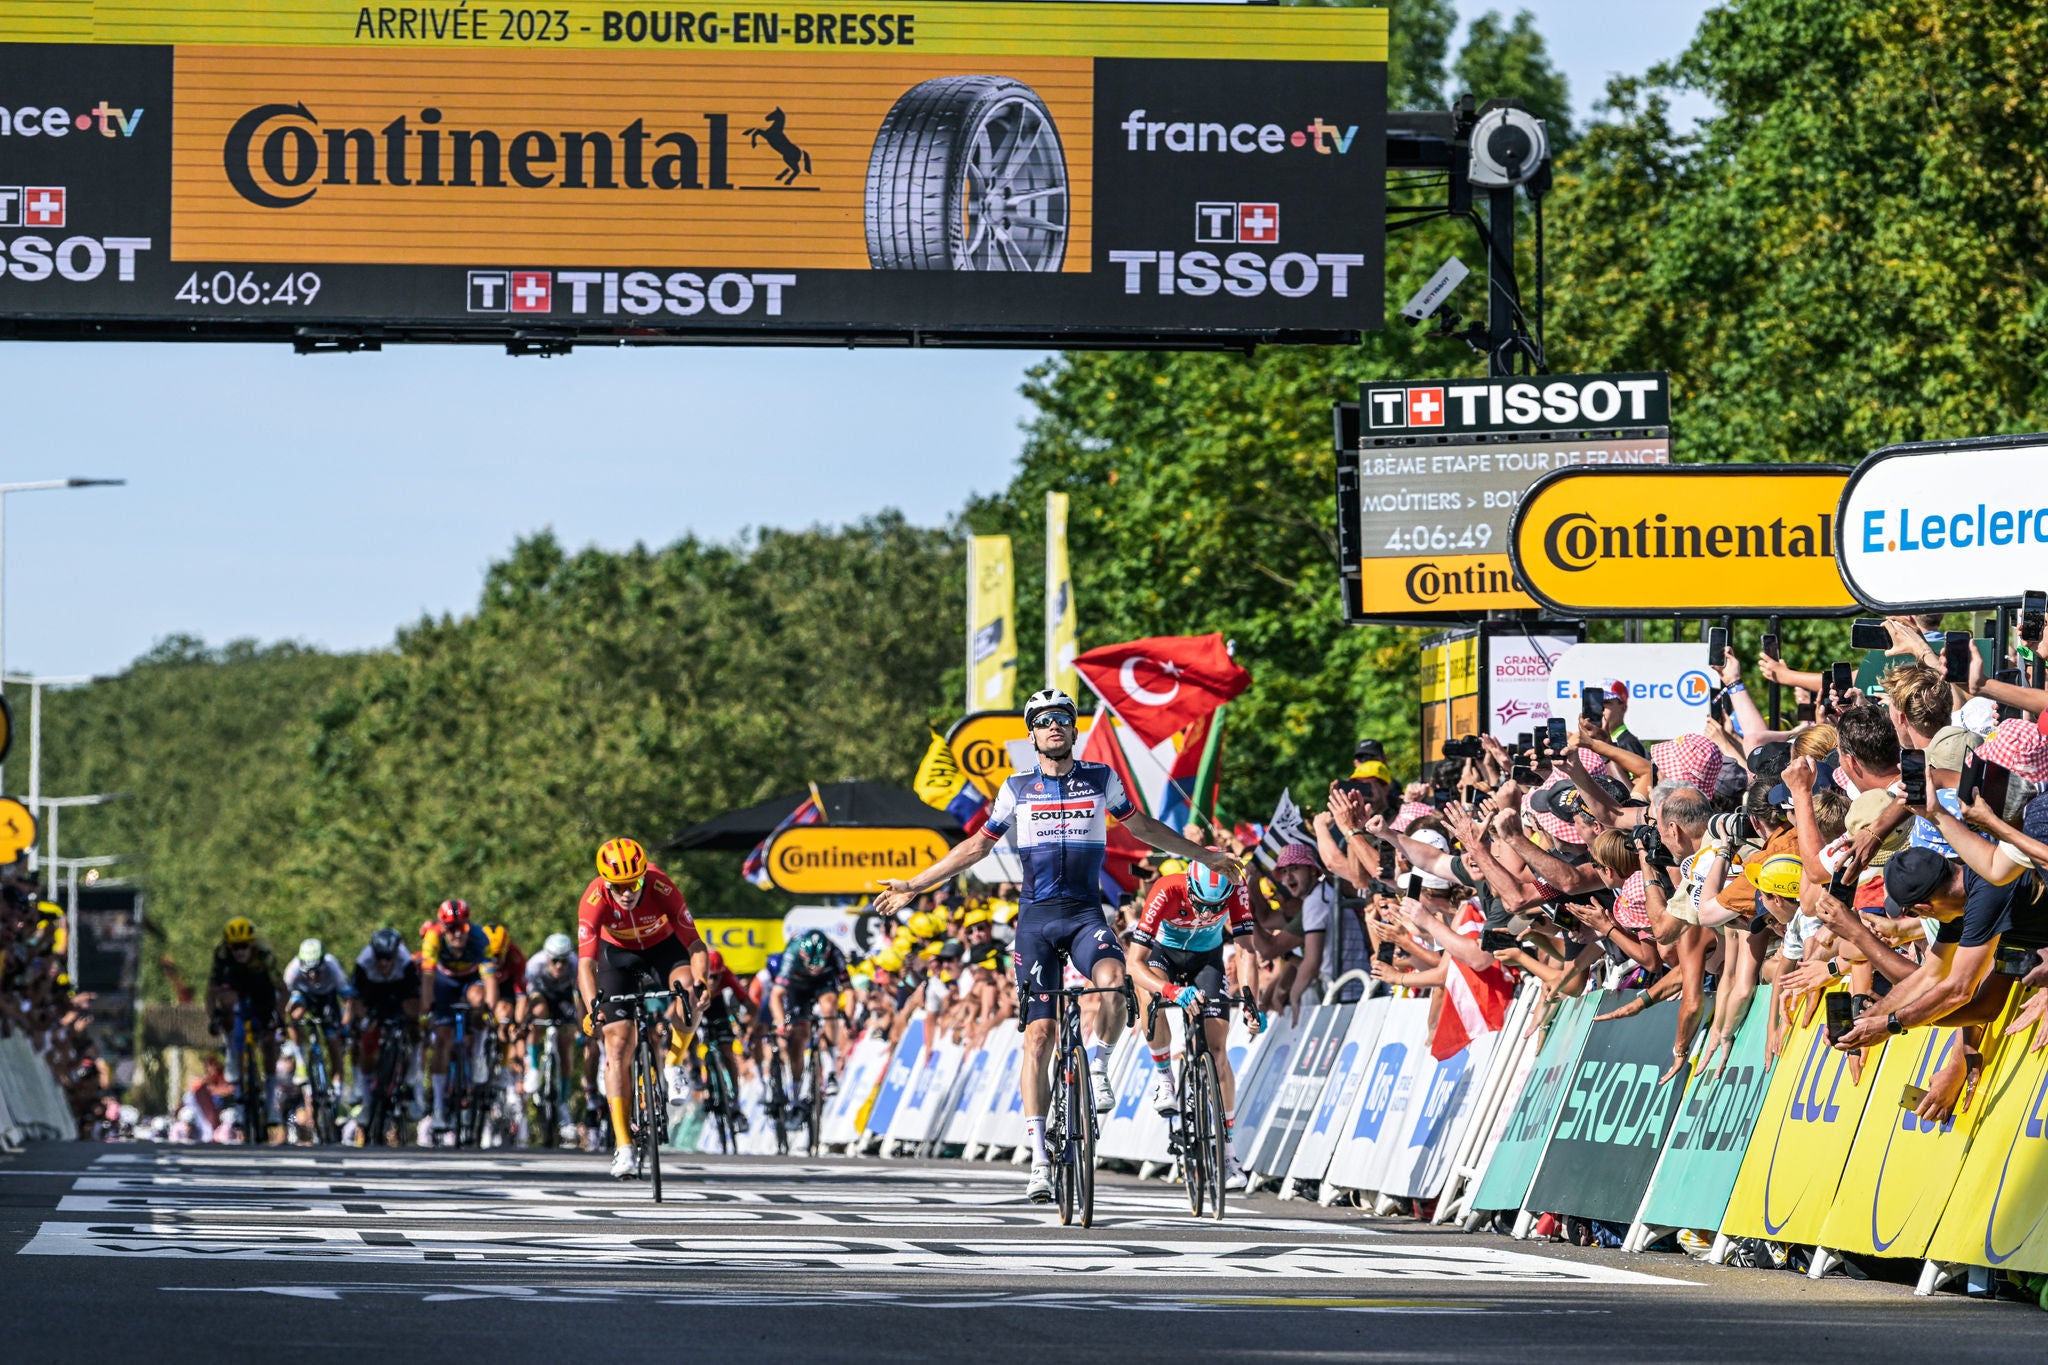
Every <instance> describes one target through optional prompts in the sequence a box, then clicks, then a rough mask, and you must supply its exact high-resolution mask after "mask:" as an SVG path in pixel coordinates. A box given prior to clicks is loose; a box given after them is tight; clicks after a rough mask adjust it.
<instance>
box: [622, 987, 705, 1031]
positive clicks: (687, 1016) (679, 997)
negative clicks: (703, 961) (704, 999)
mask: <svg viewBox="0 0 2048 1365" xmlns="http://www.w3.org/2000/svg"><path fill="white" fill-rule="evenodd" d="M597 1003H598V1004H600V1005H623V1004H627V1003H632V1004H636V1005H640V1006H642V1007H645V1006H646V1005H649V1004H656V1005H667V1004H680V1005H681V1006H682V1007H683V1022H684V1023H686V1024H688V1023H693V1022H694V1021H695V1019H696V1013H697V1012H696V1010H695V1009H694V1008H693V1007H692V1006H691V1004H690V995H689V992H687V991H627V992H625V993H624V994H621V995H600V996H599V997H597Z"/></svg>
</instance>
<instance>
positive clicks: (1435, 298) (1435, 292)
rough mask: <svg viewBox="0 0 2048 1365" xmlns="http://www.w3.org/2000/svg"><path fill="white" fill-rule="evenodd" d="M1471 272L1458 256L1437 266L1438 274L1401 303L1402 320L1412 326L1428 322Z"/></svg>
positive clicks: (1453, 323) (1454, 322)
mask: <svg viewBox="0 0 2048 1365" xmlns="http://www.w3.org/2000/svg"><path fill="white" fill-rule="evenodd" d="M1471 273H1472V272H1471V271H1470V270H1468V269H1466V267H1465V263H1464V262H1463V261H1461V260H1459V259H1458V258H1457V257H1456V256H1453V257H1451V258H1450V259H1449V260H1447V261H1445V262H1444V263H1443V264H1442V265H1440V266H1438V267H1437V270H1436V274H1434V275H1431V276H1430V277H1429V282H1428V283H1426V284H1424V285H1423V286H1422V288H1420V289H1418V290H1416V291H1415V294H1414V297H1412V298H1410V299H1409V300H1408V302H1406V303H1404V304H1402V305H1401V320H1402V321H1403V322H1405V323H1407V324H1408V325H1409V326H1410V327H1420V326H1421V325H1422V324H1423V323H1425V322H1428V321H1429V320H1430V319H1431V318H1433V317H1435V316H1436V314H1437V313H1438V311H1440V310H1441V309H1442V308H1443V306H1444V304H1445V303H1447V302H1449V301H1450V297H1451V295H1452V294H1454V293H1456V292H1457V289H1458V286H1459V285H1461V284H1463V283H1464V282H1465V277H1466V276H1467V275H1470V274H1471ZM1450 325H1451V326H1453V327H1455V326H1457V323H1456V321H1455V320H1454V321H1453V322H1452V323H1451V324H1450Z"/></svg>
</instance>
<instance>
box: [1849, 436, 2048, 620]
mask: <svg viewBox="0 0 2048 1365" xmlns="http://www.w3.org/2000/svg"><path fill="white" fill-rule="evenodd" d="M2044 462H2048V434H2044V435H2034V436H2001V437H1997V438H1995V439H1989V440H1980V441H1938V442H1926V443H1923V444H1918V445H1900V446H1887V447H1886V448H1885V449H1883V450H1879V451H1877V452H1875V453H1873V454H1872V455H1871V456H1870V458H1869V459H1867V460H1865V461H1864V462H1863V463H1862V464H1860V465H1858V466H1857V467H1856V472H1855V473H1854V474H1852V475H1850V476H1849V482H1848V485H1847V486H1846V487H1845V488H1843V490H1842V502H1841V513H1840V524H1841V526H1842V535H1841V537H1840V546H1839V548H1838V551H1837V553H1838V555H1839V557H1840V559H1841V565H1842V578H1843V579H1844V580H1845V581H1846V582H1847V583H1848V585H1849V587H1850V589H1851V590H1852V591H1854V593H1855V594H1856V598H1857V600H1858V601H1860V602H1863V603H1864V604H1865V605H1867V606H1869V607H1870V608H1871V609H1872V610H1875V611H1883V612H1892V613H1896V612H1916V611H1935V610H1947V609H1955V610H1961V609H1965V608H1969V607H1988V606H1995V605H1998V604H2000V603H2003V602H2008V601H2010V600H2011V599H2013V598H2015V597H2017V596H2019V594H2020V592H2021V591H2022V590H2023V589H2025V588H2028V587H2031V586H2038V584H2039V581H2040V579H2041V576H2042V575H2041V566H2042V565H2043V564H2044V563H2048V474H2044V473H2043V471H2044V469H2048V463H2044Z"/></svg>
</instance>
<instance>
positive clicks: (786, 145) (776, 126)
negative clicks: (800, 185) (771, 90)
mask: <svg viewBox="0 0 2048 1365" xmlns="http://www.w3.org/2000/svg"><path fill="white" fill-rule="evenodd" d="M786 118H787V116H786V115H785V114H784V113H783V112H782V110H781V109H779V108H778V109H775V110H774V111H772V112H771V113H770V114H769V115H768V117H767V118H765V119H763V120H762V121H761V123H762V126H761V127H759V128H749V129H747V145H748V146H749V147H758V146H760V145H761V143H762V141H763V140H764V139H765V140H766V141H767V143H768V145H769V146H770V147H772V148H774V149H775V153H776V155H778V156H780V157H781V158H782V169H781V170H780V171H777V172H776V174H775V183H776V184H778V185H793V184H795V183H796V178H797V176H798V175H801V174H806V173H808V172H809V171H810V169H811V154H810V153H809V152H807V151H805V150H804V149H803V148H801V147H799V146H797V145H796V143H794V142H792V141H791V140H790V137H789V134H788V133H785V132H783V131H782V125H783V123H784V122H785V121H786Z"/></svg>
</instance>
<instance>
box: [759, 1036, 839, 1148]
mask: <svg viewBox="0 0 2048 1365" xmlns="http://www.w3.org/2000/svg"><path fill="white" fill-rule="evenodd" d="M790 1022H791V1023H792V1024H794V1023H795V1022H796V1021H795V1020H791V1021H790ZM810 1022H811V1027H810V1036H809V1038H808V1039H807V1040H806V1041H805V1043H804V1059H803V1072H804V1078H803V1079H804V1083H803V1087H802V1089H801V1091H800V1092H799V1094H800V1096H801V1099H800V1100H798V1101H791V1100H790V1098H789V1092H788V1087H787V1086H786V1085H785V1084H784V1083H783V1079H782V1040H781V1038H779V1037H778V1038H776V1039H774V1040H773V1043H772V1044H771V1046H770V1047H769V1049H768V1113H769V1115H770V1117H771V1118H773V1119H774V1121H775V1151H776V1154H777V1155H780V1156H787V1155H788V1154H789V1130H790V1127H791V1124H792V1123H793V1122H794V1123H798V1124H801V1125H802V1126H803V1128H804V1152H805V1154H806V1155H808V1156H817V1155H818V1153H819V1152H820V1151H821V1150H822V1143H821V1142H820V1140H819V1138H820V1134H821V1132H822V1131H823V1129H824V1126H825V1047H824V1043H823V1041H822V1040H821V1039H820V1037H819V1035H820V1034H821V1033H822V1032H823V1030H822V1029H821V1028H820V1023H821V1022H822V1021H820V1020H819V1019H818V1018H817V1017H816V1016H815V1015H813V1016H812V1017H811V1021H810Z"/></svg>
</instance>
